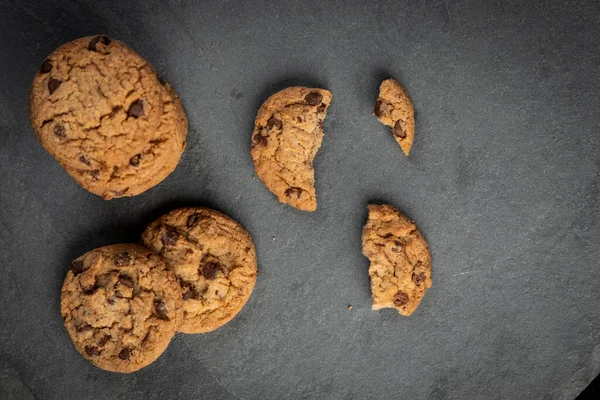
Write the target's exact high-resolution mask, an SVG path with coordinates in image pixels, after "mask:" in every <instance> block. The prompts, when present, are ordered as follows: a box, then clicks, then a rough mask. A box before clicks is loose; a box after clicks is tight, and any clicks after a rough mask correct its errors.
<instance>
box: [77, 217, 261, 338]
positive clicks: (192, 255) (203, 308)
mask: <svg viewBox="0 0 600 400" xmlns="http://www.w3.org/2000/svg"><path fill="white" fill-rule="evenodd" d="M142 242H143V244H144V245H145V246H147V247H148V248H150V249H152V250H154V251H155V252H156V253H158V254H159V255H160V256H161V257H162V258H163V259H164V260H165V261H166V262H167V264H168V265H169V267H170V268H171V269H172V270H173V271H174V272H175V275H176V276H177V281H178V282H179V285H180V287H181V290H182V292H183V311H184V318H183V321H182V323H181V324H180V325H179V327H178V328H177V330H178V331H179V332H183V333H205V332H210V331H212V330H215V329H217V328H218V327H220V326H223V325H225V324H226V323H227V322H229V321H230V320H232V319H233V318H234V317H235V316H236V315H237V314H238V313H239V312H240V310H241V309H242V308H243V306H244V304H246V302H247V301H248V299H249V297H250V294H251V293H252V290H253V289H254V283H255V282H256V274H257V268H256V250H255V249H254V244H253V242H252V238H251V237H250V234H249V233H248V232H247V231H246V230H245V229H244V228H243V227H242V226H241V225H240V224H238V223H237V222H235V221H234V220H232V219H231V218H229V217H228V216H226V215H225V214H223V213H220V212H218V211H215V210H211V209H209V208H202V207H194V208H182V209H178V210H173V211H171V212H169V213H168V214H165V215H163V216H162V217H160V218H159V219H157V220H156V221H154V222H153V223H151V224H150V225H149V226H148V228H146V230H145V231H144V233H143V235H142ZM75 268H76V270H78V271H79V270H81V269H82V267H79V266H75Z"/></svg>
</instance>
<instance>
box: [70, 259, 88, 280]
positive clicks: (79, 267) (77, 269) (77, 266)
mask: <svg viewBox="0 0 600 400" xmlns="http://www.w3.org/2000/svg"><path fill="white" fill-rule="evenodd" d="M69 268H71V271H73V275H75V276H77V275H79V274H81V273H82V272H83V271H85V270H86V269H87V268H86V267H85V264H84V263H83V261H81V260H75V261H73V262H72V263H71V266H70V267H69Z"/></svg>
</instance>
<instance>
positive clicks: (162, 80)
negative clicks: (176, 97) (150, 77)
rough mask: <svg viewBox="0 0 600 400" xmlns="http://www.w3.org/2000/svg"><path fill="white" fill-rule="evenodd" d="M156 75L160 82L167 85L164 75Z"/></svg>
mask: <svg viewBox="0 0 600 400" xmlns="http://www.w3.org/2000/svg"><path fill="white" fill-rule="evenodd" d="M156 77H157V78H158V82H160V84H161V85H163V86H167V81H165V80H164V79H163V77H162V76H160V75H156Z"/></svg>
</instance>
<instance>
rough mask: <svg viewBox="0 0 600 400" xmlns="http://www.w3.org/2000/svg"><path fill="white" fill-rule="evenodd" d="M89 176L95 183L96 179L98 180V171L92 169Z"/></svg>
mask: <svg viewBox="0 0 600 400" xmlns="http://www.w3.org/2000/svg"><path fill="white" fill-rule="evenodd" d="M90 175H92V179H94V180H95V181H97V180H98V178H100V170H99V169H93V170H91V171H90Z"/></svg>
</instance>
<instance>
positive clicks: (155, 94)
mask: <svg viewBox="0 0 600 400" xmlns="http://www.w3.org/2000/svg"><path fill="white" fill-rule="evenodd" d="M30 117H31V123H32V126H33V130H34V132H35V134H36V136H37V137H38V139H39V141H40V142H41V144H42V145H43V146H44V148H45V149H46V150H47V151H48V152H49V153H50V154H51V155H52V156H53V157H54V158H56V159H57V160H58V161H59V163H60V164H61V165H62V166H63V167H64V168H65V169H66V170H67V172H68V173H69V174H70V175H71V176H72V177H73V178H74V179H75V180H76V181H77V182H78V183H79V184H80V185H81V186H83V187H84V188H86V189H87V190H89V191H91V192H92V193H95V194H97V195H100V196H102V197H104V198H106V199H111V198H114V197H122V196H133V195H136V194H139V193H141V192H143V191H145V190H147V189H149V188H150V187H152V186H154V185H156V184H158V183H159V182H160V181H162V180H163V179H164V178H165V177H166V176H167V175H168V174H169V173H170V172H172V171H173V169H174V168H175V166H176V165H177V163H178V162H179V158H180V156H181V153H182V151H183V149H184V147H185V136H186V133H187V120H186V118H185V112H184V111H183V107H182V106H181V103H180V101H179V99H178V97H177V95H176V94H175V92H174V91H173V89H172V88H171V87H170V86H169V85H167V84H166V83H165V82H164V81H163V80H162V79H160V78H159V77H158V76H157V74H156V71H155V70H154V69H153V68H152V66H151V65H150V64H149V63H148V62H147V61H146V60H144V59H143V58H142V57H140V56H139V55H138V54H137V53H135V52H134V51H133V50H131V49H130V48H129V47H127V46H126V45H125V44H123V43H121V42H119V41H117V40H114V39H110V38H108V37H107V36H94V37H84V38H80V39H76V40H74V41H72V42H69V43H67V44H65V45H63V46H61V47H59V48H58V49H57V50H55V51H54V52H53V53H52V54H50V56H48V58H47V59H46V60H44V62H43V63H42V65H41V66H40V68H39V70H38V72H37V74H36V76H35V78H34V80H33V84H32V88H31V93H30Z"/></svg>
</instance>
